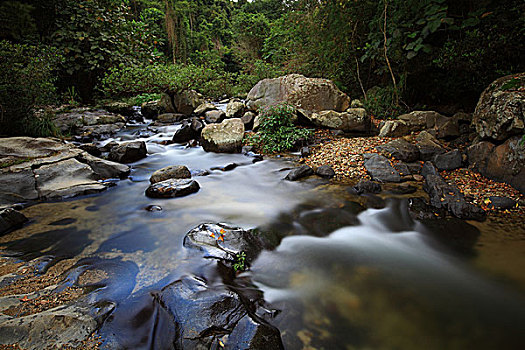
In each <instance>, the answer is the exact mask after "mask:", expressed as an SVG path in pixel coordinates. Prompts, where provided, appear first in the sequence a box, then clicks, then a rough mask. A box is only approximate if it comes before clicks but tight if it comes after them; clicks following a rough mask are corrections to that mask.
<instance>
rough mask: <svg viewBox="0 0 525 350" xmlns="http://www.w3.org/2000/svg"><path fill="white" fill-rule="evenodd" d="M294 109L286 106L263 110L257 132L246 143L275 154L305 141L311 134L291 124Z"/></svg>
mask: <svg viewBox="0 0 525 350" xmlns="http://www.w3.org/2000/svg"><path fill="white" fill-rule="evenodd" d="M295 117H296V116H295V109H294V108H293V107H292V106H290V105H287V104H277V105H273V106H268V107H266V108H264V109H263V110H262V111H261V112H260V114H259V120H260V125H259V131H258V132H257V134H255V135H252V136H251V137H250V138H249V139H248V140H247V142H248V143H249V144H252V145H254V146H256V147H258V148H259V149H260V150H261V151H262V152H264V153H277V152H283V151H287V150H290V149H292V148H293V147H294V146H295V145H296V143H297V142H298V141H300V140H301V139H302V140H307V139H308V138H309V137H310V136H311V134H312V132H311V130H308V129H301V128H297V127H295V126H294V124H293V120H294V118H295Z"/></svg>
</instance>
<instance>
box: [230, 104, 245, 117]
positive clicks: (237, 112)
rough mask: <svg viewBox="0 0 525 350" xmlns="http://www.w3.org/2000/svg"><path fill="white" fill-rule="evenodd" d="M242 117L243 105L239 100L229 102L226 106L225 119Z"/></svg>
mask: <svg viewBox="0 0 525 350" xmlns="http://www.w3.org/2000/svg"><path fill="white" fill-rule="evenodd" d="M243 115H244V103H242V102H241V101H239V100H231V101H230V102H228V105H226V118H241V117H242V116H243Z"/></svg>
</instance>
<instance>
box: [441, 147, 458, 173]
mask: <svg viewBox="0 0 525 350" xmlns="http://www.w3.org/2000/svg"><path fill="white" fill-rule="evenodd" d="M462 163H463V157H462V155H461V152H460V151H459V150H457V149H455V150H453V151H450V152H447V153H444V154H438V155H436V156H435V157H434V164H435V165H436V167H437V168H438V170H439V171H441V170H454V169H457V168H461V165H462Z"/></svg>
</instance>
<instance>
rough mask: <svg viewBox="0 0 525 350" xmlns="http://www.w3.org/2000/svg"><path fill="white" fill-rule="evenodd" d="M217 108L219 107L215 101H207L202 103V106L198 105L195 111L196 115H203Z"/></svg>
mask: <svg viewBox="0 0 525 350" xmlns="http://www.w3.org/2000/svg"><path fill="white" fill-rule="evenodd" d="M216 109H217V107H215V105H214V104H213V103H209V102H205V103H203V104H201V105H200V106H198V107H197V108H195V110H194V111H193V113H194V114H195V115H196V116H201V115H203V114H204V113H206V112H208V111H214V110H216Z"/></svg>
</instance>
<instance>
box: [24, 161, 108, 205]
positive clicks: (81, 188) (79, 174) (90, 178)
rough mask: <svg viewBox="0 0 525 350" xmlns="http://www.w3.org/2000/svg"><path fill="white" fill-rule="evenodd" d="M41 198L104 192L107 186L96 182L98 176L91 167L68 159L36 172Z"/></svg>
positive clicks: (48, 165)
mask: <svg viewBox="0 0 525 350" xmlns="http://www.w3.org/2000/svg"><path fill="white" fill-rule="evenodd" d="M34 173H35V178H36V188H37V190H38V194H39V197H40V198H43V199H50V198H68V197H74V196H78V195H84V194H91V193H97V192H101V191H104V190H105V189H106V186H105V185H103V184H101V183H99V182H97V181H95V180H96V179H97V175H96V174H95V172H94V171H93V169H91V167H90V166H89V165H86V164H83V163H80V162H79V161H78V160H76V159H67V160H63V161H60V162H56V163H51V164H47V165H43V166H41V167H40V168H38V169H35V170H34Z"/></svg>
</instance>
